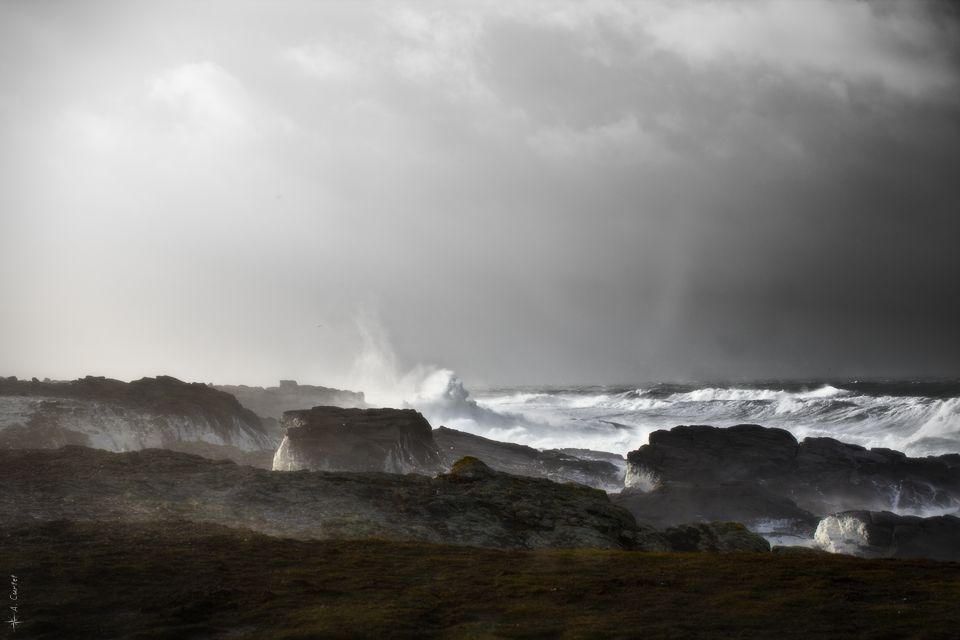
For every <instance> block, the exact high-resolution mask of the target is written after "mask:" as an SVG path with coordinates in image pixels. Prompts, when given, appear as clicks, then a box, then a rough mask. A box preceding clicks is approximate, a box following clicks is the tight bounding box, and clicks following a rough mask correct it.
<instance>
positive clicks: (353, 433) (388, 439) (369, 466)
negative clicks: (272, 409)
mask: <svg viewBox="0 0 960 640" xmlns="http://www.w3.org/2000/svg"><path fill="white" fill-rule="evenodd" d="M281 424H282V426H283V427H284V429H285V433H286V435H285V436H284V438H283V441H282V442H281V444H280V447H279V448H278V449H277V452H276V455H275V456H274V458H273V469H274V470H275V471H298V470H301V469H308V470H311V471H383V472H386V473H422V474H434V473H436V472H438V471H440V469H441V467H442V464H441V458H440V453H439V451H438V449H437V445H436V443H435V442H434V440H433V433H432V429H431V428H430V423H429V422H427V420H426V418H424V417H423V416H422V415H420V414H419V413H418V412H416V411H414V410H413V409H343V408H340V407H314V408H312V409H307V410H300V411H287V412H285V413H284V414H283V422H282V423H281Z"/></svg>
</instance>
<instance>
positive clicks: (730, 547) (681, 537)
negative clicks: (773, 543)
mask: <svg viewBox="0 0 960 640" xmlns="http://www.w3.org/2000/svg"><path fill="white" fill-rule="evenodd" d="M664 536H665V537H666V538H667V542H669V543H670V546H671V549H672V550H673V551H711V552H716V553H734V552H738V553H739V552H744V553H768V552H769V551H770V543H769V542H767V541H766V540H765V539H763V538H762V537H761V536H758V535H757V534H755V533H752V532H751V531H750V530H749V529H747V528H746V527H745V526H743V525H742V524H740V523H739V522H697V523H693V524H684V525H680V526H678V527H670V528H668V529H667V530H666V531H665V532H664Z"/></svg>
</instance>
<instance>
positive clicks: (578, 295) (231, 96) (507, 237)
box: [0, 2, 960, 386]
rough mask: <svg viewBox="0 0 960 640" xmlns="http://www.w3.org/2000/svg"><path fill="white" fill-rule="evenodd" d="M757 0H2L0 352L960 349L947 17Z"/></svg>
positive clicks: (540, 366)
mask: <svg viewBox="0 0 960 640" xmlns="http://www.w3.org/2000/svg"><path fill="white" fill-rule="evenodd" d="M748 4H749V7H748V9H749V10H745V9H744V7H745V6H746V5H744V4H743V3H739V2H722V3H713V4H711V5H709V7H711V8H710V9H709V11H708V12H713V13H710V15H707V16H706V18H709V19H710V22H709V23H707V22H703V21H704V19H705V18H704V11H707V10H705V9H701V8H700V7H702V6H705V5H703V4H702V3H667V2H664V3H643V4H640V3H636V4H634V3H600V2H596V3H594V2H590V3H569V4H560V3H547V4H546V5H544V6H543V7H540V8H530V7H526V8H525V7H506V6H505V5H502V4H488V3H452V4H450V3H443V4H434V5H425V4H411V5H401V6H397V5H392V4H390V5H381V4H364V5H356V4H337V3H334V4H322V5H317V4H315V3H302V4H292V5H290V6H289V7H286V8H285V9H284V10H283V11H281V10H279V9H275V8H267V7H265V6H263V5H259V4H243V3H240V4H236V3H231V4H230V5H226V4H218V3H212V4H209V5H203V7H202V8H200V9H196V8H195V5H189V6H188V5H185V4H177V3H172V4H169V5H164V6H163V7H157V6H147V5H137V7H138V8H136V9H133V8H130V7H132V6H134V4H133V3H122V4H112V3H104V4H91V5H87V7H88V8H86V9H78V8H76V7H72V8H68V7H67V6H66V5H65V6H63V7H61V8H57V5H52V4H51V5H44V6H43V7H38V8H29V6H28V5H4V6H3V8H2V9H0V11H2V12H3V13H4V14H5V16H4V17H7V18H9V20H0V24H4V23H6V24H8V25H14V26H9V27H7V28H6V29H5V30H4V32H3V33H2V35H3V36H4V37H2V38H0V42H3V43H4V44H2V45H0V46H2V47H4V48H5V50H6V51H10V52H15V53H16V54H17V56H18V57H19V59H22V60H30V61H31V62H30V63H29V64H27V65H20V66H10V65H9V64H5V65H4V66H3V67H0V69H2V74H0V118H2V120H0V134H2V135H3V137H4V139H5V140H7V141H8V142H9V144H6V145H4V151H2V152H0V153H2V154H3V155H2V156H0V169H2V172H0V181H2V183H3V184H2V185H0V186H2V187H3V188H2V189H0V206H2V207H3V208H2V213H0V231H2V232H3V233H2V237H0V250H2V253H0V266H2V267H3V269H4V272H5V273H8V274H14V277H11V278H6V279H5V280H4V281H3V283H2V284H0V294H2V295H3V297H4V300H5V301H8V303H9V308H10V309H12V311H11V312H9V313H7V314H5V315H4V317H3V318H0V359H2V360H3V361H4V362H6V363H8V364H7V366H8V368H9V369H10V371H9V373H16V374H18V375H34V374H36V375H54V376H67V375H79V374H82V373H85V372H100V373H106V374H109V375H118V376H121V377H131V376H136V375H144V374H153V373H157V372H160V371H167V372H170V373H174V374H178V375H182V376H184V377H187V378H193V379H211V380H212V379H216V380H218V381H224V382H245V381H248V382H270V381H272V380H274V379H276V378H279V377H288V376H299V377H301V378H304V379H305V380H310V381H314V382H319V383H324V382H325V383H329V384H337V383H339V382H342V381H343V380H345V375H346V372H348V371H349V369H350V366H351V363H352V358H353V355H354V352H355V350H356V349H357V347H358V338H357V336H356V332H355V331H354V330H353V328H352V326H351V320H350V318H351V315H352V313H353V310H354V309H355V308H357V306H358V305H360V306H362V305H364V304H366V303H368V302H369V301H371V300H372V301H375V303H376V304H377V306H378V307H379V308H380V309H381V313H382V316H383V319H384V322H385V323H386V325H387V326H388V328H389V331H390V334H391V335H392V337H393V339H394V341H395V342H396V348H397V351H398V354H399V356H400V358H401V360H403V361H404V362H406V363H407V364H409V365H412V364H414V363H416V362H424V363H432V364H437V365H441V366H448V367H451V368H454V369H456V370H457V371H458V372H459V373H460V374H461V375H462V377H463V378H464V379H465V381H466V383H467V385H468V386H470V385H471V384H473V383H475V382H486V383H513V382H550V381H557V382H569V381H585V382H590V381H592V382H596V381H616V380H637V381H639V380H650V379H663V378H684V377H726V378H744V377H768V376H806V375H824V374H826V373H833V374H838V375H854V376H858V375H866V374H871V373H872V374H875V375H898V374H902V375H948V374H949V375H957V374H958V373H960V370H958V369H957V366H958V365H957V362H960V360H958V359H957V356H958V355H960V341H958V338H957V337H956V332H955V330H954V329H953V327H955V326H956V325H957V322H958V321H960V309H958V302H957V300H960V295H958V294H960V291H958V290H957V286H958V285H957V280H956V277H955V275H954V274H956V273H957V272H960V270H958V267H960V264H958V260H960V259H958V258H957V257H956V256H957V255H958V254H957V252H956V251H955V250H954V248H953V244H954V243H955V240H954V239H955V238H956V237H957V232H958V231H960V223H958V221H957V218H956V214H955V212H956V211H958V210H960V208H958V207H957V204H958V203H957V197H956V195H955V187H954V185H953V180H952V172H951V167H955V166H960V157H958V156H960V130H958V128H957V125H956V123H957V122H958V121H960V119H958V117H957V116H958V115H960V114H958V105H960V102H958V94H957V87H958V83H957V69H958V63H957V57H956V52H957V38H956V35H957V31H956V22H955V20H950V19H947V20H944V19H941V18H940V17H938V16H939V14H937V13H936V12H937V11H940V10H941V9H940V7H941V5H940V4H935V3H916V5H911V8H909V9H905V8H903V6H902V5H900V4H896V5H894V4H882V5H878V4H869V5H860V4H859V3H857V4H856V6H848V3H836V2H814V3H802V4H801V3H790V4H787V3H769V5H767V4H764V5H759V4H751V3H748ZM849 4H851V5H853V4H854V3H849ZM804 7H806V8H804ZM535 9H536V10H535ZM540 9H543V10H542V11H541V10H540ZM744 16H746V18H745V17H744ZM784 16H787V17H789V18H791V19H793V20H794V21H795V22H796V34H795V36H794V37H792V39H791V40H790V42H789V43H788V44H789V45H790V47H791V48H790V50H784V51H782V52H779V51H778V50H777V49H776V48H772V45H771V44H770V42H769V37H765V36H764V30H765V29H766V30H767V31H768V33H767V36H769V35H770V34H776V33H778V32H779V31H778V30H782V29H783V20H784V19H785V18H784ZM805 16H806V17H805ZM825 19H832V20H833V21H834V22H835V24H836V29H839V30H841V31H840V32H839V33H840V34H841V35H848V36H849V42H845V43H843V46H840V44H838V43H840V42H841V41H840V40H838V39H836V37H833V36H831V37H833V39H831V40H829V41H828V43H827V44H828V45H829V46H824V47H820V48H819V49H817V47H816V43H815V42H813V41H812V40H811V38H812V37H813V36H812V35H811V34H812V33H813V31H812V30H813V29H814V28H815V27H817V25H818V24H820V22H821V21H823V20H825ZM697 20H700V22H699V23H698V22H697ZM685 21H686V22H685ZM678 24H679V25H683V24H687V25H694V26H688V27H687V28H686V30H682V29H681V30H679V31H678V30H677V27H676V25H678ZM694 27H696V28H694ZM671 29H673V31H671ZM696 29H701V30H705V31H701V32H700V34H701V35H703V36H704V37H703V43H702V46H700V47H699V48H696V47H695V46H694V45H693V44H691V42H693V40H691V38H692V37H693V36H696V35H697V33H698V32H697V31H696ZM832 33H833V32H832ZM665 34H667V35H670V34H672V35H671V37H667V35H665ZM835 35H836V33H834V36H835ZM734 36H736V39H733V38H734ZM691 47H693V48H691ZM68 49H69V51H70V54H71V56H70V57H69V58H66V57H64V55H63V53H64V51H65V50H68ZM0 59H3V60H7V59H9V57H8V56H6V55H4V56H0ZM0 64H3V63H2V62H0ZM904 74H906V75H904ZM916 74H919V75H916ZM907 76H909V77H907ZM318 323H322V324H324V325H325V326H326V330H324V331H318V329H317V327H316V325H317V324H318Z"/></svg>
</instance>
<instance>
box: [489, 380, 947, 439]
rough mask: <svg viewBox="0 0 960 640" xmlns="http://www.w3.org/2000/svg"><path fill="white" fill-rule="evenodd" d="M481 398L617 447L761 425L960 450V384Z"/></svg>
mask: <svg viewBox="0 0 960 640" xmlns="http://www.w3.org/2000/svg"><path fill="white" fill-rule="evenodd" d="M905 391H906V392H912V393H913V394H914V395H908V394H907V393H905ZM924 392H926V393H924ZM477 399H478V402H479V404H480V405H481V406H487V407H489V408H494V409H496V410H498V411H507V412H510V411H513V412H519V413H520V414H521V415H523V416H524V417H526V418H528V419H531V420H537V421H544V422H549V423H551V424H557V423H559V422H566V423H567V424H569V425H570V426H571V428H576V425H582V424H583V423H599V424H607V425H616V426H617V427H618V433H616V434H612V435H613V440H612V444H613V443H617V444H619V443H620V442H621V441H622V440H623V439H624V438H623V433H622V432H623V431H624V430H626V431H628V432H630V433H632V434H633V435H634V436H635V437H634V438H633V440H636V441H638V442H639V444H642V443H643V442H645V441H646V437H647V435H648V434H649V433H650V432H651V431H654V430H656V429H662V428H670V427H673V426H676V425H678V424H711V425H715V426H730V425H733V424H742V423H756V424H761V425H764V426H768V427H780V428H783V429H786V430H788V431H790V432H792V433H793V434H794V435H795V436H797V437H798V438H804V437H807V436H826V437H833V438H836V439H838V440H843V441H846V442H852V443H854V444H860V445H863V446H867V447H888V448H892V449H898V450H900V451H905V452H907V453H909V454H911V455H936V454H941V453H956V452H960V384H958V385H950V384H948V383H926V384H925V383H918V382H889V383H874V382H871V383H858V382H851V383H829V384H828V383H805V384H789V385H779V386H777V385H771V384H763V385H756V386H746V385H742V386H702V387H695V386H689V385H669V384H660V385H652V386H650V387H647V388H600V387H580V388H567V389H524V390H514V389H498V390H491V391H486V392H483V393H480V394H478V396H477ZM614 450H617V451H620V450H619V449H614ZM620 452H621V453H622V452H623V451H620Z"/></svg>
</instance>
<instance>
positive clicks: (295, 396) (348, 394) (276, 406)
mask: <svg viewBox="0 0 960 640" xmlns="http://www.w3.org/2000/svg"><path fill="white" fill-rule="evenodd" d="M215 388H216V389H219V390H220V391H224V392H226V393H229V394H231V395H233V396H235V397H236V398H237V400H239V401H240V404H242V405H243V406H245V407H246V408H248V409H250V410H252V411H253V412H254V413H256V414H257V415H258V416H260V417H262V418H273V419H275V420H281V419H282V418H283V412H284V411H293V410H296V409H310V408H311V407H321V406H323V407H344V408H353V409H365V408H366V407H367V403H366V401H365V400H364V397H363V393H362V392H359V391H344V390H343V389H331V388H329V387H319V386H314V385H309V384H297V382H296V381H295V380H281V381H280V386H277V387H248V386H246V385H224V384H221V385H216V387H215Z"/></svg>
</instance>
